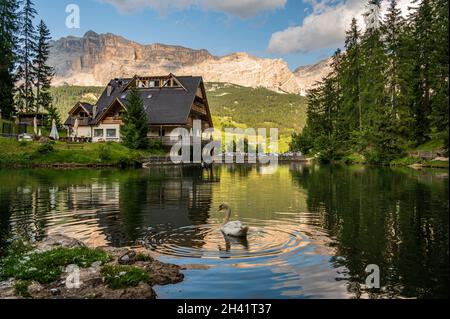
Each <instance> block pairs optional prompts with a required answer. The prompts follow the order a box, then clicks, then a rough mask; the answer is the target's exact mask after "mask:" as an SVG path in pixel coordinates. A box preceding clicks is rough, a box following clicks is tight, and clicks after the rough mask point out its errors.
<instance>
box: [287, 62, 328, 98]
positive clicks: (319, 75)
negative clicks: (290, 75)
mask: <svg viewBox="0 0 450 319" xmlns="http://www.w3.org/2000/svg"><path fill="white" fill-rule="evenodd" d="M331 62H332V59H331V58H328V59H325V60H322V61H320V62H318V63H316V64H313V65H307V66H302V67H299V68H297V69H296V70H295V71H294V74H295V77H296V79H297V83H298V85H299V88H300V94H301V95H304V96H306V94H307V92H308V90H309V89H311V88H312V87H313V86H314V85H315V84H316V83H317V82H319V81H321V80H322V79H323V78H324V77H326V76H328V75H329V74H330V73H331V70H332V69H331Z"/></svg>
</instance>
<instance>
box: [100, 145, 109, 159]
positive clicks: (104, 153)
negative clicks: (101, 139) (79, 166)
mask: <svg viewBox="0 0 450 319" xmlns="http://www.w3.org/2000/svg"><path fill="white" fill-rule="evenodd" d="M98 153H99V154H98V157H99V158H100V160H101V161H102V162H107V161H110V160H111V159H112V152H111V148H110V146H109V145H108V144H100V146H99V148H98Z"/></svg>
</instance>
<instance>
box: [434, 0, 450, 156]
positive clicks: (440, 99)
mask: <svg viewBox="0 0 450 319" xmlns="http://www.w3.org/2000/svg"><path fill="white" fill-rule="evenodd" d="M431 10H432V16H433V24H432V34H433V37H434V38H435V39H436V40H435V41H434V51H433V53H432V56H431V59H432V63H431V66H432V72H431V74H432V79H431V87H432V91H433V93H434V94H433V97H432V101H431V108H432V110H431V116H430V121H431V123H430V124H431V125H432V127H434V129H435V132H434V135H435V136H436V137H437V138H442V139H444V141H445V146H446V148H447V150H448V148H449V109H448V107H449V99H448V93H449V92H448V90H449V83H448V81H449V53H448V47H449V29H448V28H449V19H448V16H449V3H448V0H433V1H431Z"/></svg>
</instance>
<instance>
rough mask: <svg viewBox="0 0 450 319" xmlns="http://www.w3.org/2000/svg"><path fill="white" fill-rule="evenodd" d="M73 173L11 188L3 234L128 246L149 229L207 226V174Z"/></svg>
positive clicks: (185, 171) (164, 171)
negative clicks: (56, 236) (60, 236)
mask: <svg viewBox="0 0 450 319" xmlns="http://www.w3.org/2000/svg"><path fill="white" fill-rule="evenodd" d="M78 173H79V174H77V173H76V171H73V172H72V173H70V175H72V174H73V176H77V177H76V178H75V177H74V180H73V182H71V180H70V178H66V179H64V180H63V181H61V180H54V181H52V183H50V184H49V187H48V188H47V187H45V185H42V184H40V185H39V186H31V185H32V184H33V183H30V186H27V187H24V188H21V187H18V188H15V189H11V194H14V196H13V197H15V200H13V202H12V203H11V205H12V206H13V207H14V208H15V209H14V210H12V211H13V212H12V214H11V216H10V219H11V221H10V223H9V224H10V225H11V228H12V229H9V230H8V232H11V233H14V234H26V235H27V237H33V238H41V237H43V236H45V235H48V234H56V233H58V234H60V233H63V234H65V235H68V236H72V237H75V238H78V239H80V240H82V241H85V242H86V243H87V244H89V245H93V246H104V245H113V246H126V245H133V244H134V243H135V242H136V240H139V239H142V238H143V237H144V236H145V235H147V234H148V232H149V230H151V229H161V228H163V229H168V228H171V229H175V228H180V227H184V226H189V225H200V224H205V223H207V220H208V218H209V210H210V208H211V200H212V183H213V182H215V181H217V180H216V179H215V177H214V178H213V177H212V176H215V174H211V172H209V173H207V172H204V171H202V170H200V169H186V168H184V169H183V168H181V167H180V168H173V167H171V168H164V167H160V168H154V169H153V168H152V169H149V170H140V171H137V170H135V171H114V170H105V171H95V172H93V171H80V172H78ZM65 174H66V173H65ZM28 177H30V178H33V177H34V176H33V174H31V175H29V176H28ZM30 178H29V179H28V181H27V182H30ZM50 185H51V186H50ZM21 189H22V190H23V191H20V190H21ZM43 203H45V205H44V204H43ZM189 237H191V238H188V237H185V240H187V242H186V244H187V245H189V244H190V242H195V243H201V242H202V239H203V238H202V235H201V234H200V233H196V232H190V235H189Z"/></svg>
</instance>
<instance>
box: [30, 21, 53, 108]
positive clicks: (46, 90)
mask: <svg viewBox="0 0 450 319" xmlns="http://www.w3.org/2000/svg"><path fill="white" fill-rule="evenodd" d="M38 32H39V39H38V43H37V47H36V54H35V58H34V61H33V69H32V75H33V78H34V79H35V83H34V84H35V88H36V101H35V110H36V112H38V113H39V112H40V111H42V110H46V111H48V110H49V108H50V107H51V105H52V95H51V93H50V87H51V82H52V78H53V74H54V72H53V68H52V67H50V66H48V65H47V61H48V57H49V53H50V40H51V37H50V31H49V30H48V28H47V26H46V25H45V23H44V21H42V20H41V22H40V24H39V27H38Z"/></svg>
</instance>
